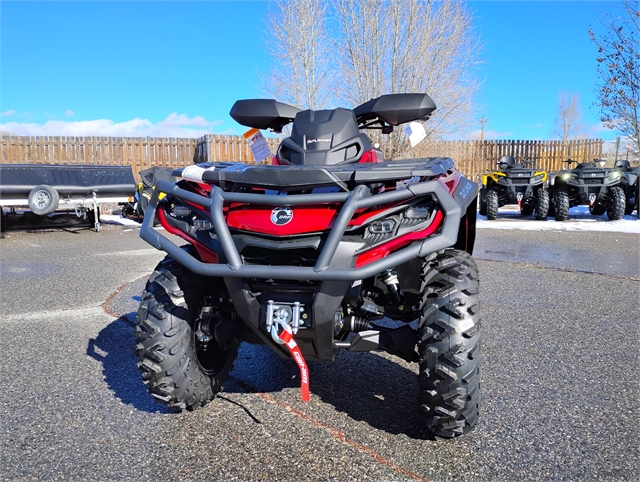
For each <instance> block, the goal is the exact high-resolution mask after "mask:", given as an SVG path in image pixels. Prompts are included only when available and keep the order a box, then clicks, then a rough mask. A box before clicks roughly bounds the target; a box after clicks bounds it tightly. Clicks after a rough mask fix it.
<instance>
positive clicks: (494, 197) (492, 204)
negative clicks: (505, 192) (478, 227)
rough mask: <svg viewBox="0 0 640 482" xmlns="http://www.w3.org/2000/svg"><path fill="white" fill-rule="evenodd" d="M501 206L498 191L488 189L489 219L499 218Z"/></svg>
mask: <svg viewBox="0 0 640 482" xmlns="http://www.w3.org/2000/svg"><path fill="white" fill-rule="evenodd" d="M499 207H500V202H499V200H498V193H497V192H496V191H494V190H493V189H489V190H487V219H490V220H494V219H497V217H498V208H499Z"/></svg>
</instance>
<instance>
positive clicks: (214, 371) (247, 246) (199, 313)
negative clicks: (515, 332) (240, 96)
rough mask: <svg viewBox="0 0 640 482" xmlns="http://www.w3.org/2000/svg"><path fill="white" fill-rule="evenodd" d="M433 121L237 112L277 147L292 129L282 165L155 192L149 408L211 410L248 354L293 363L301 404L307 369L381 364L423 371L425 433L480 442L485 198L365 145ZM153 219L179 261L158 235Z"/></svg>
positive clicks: (435, 163) (147, 328) (368, 114)
mask: <svg viewBox="0 0 640 482" xmlns="http://www.w3.org/2000/svg"><path fill="white" fill-rule="evenodd" d="M435 108H436V107H435V105H434V103H433V101H432V100H431V98H430V97H429V96H427V95H425V94H391V95H383V96H381V97H378V98H376V99H373V100H371V101H369V102H366V103H364V104H362V105H360V106H358V107H356V108H355V109H343V108H338V109H333V110H317V111H313V110H300V109H298V108H296V107H293V106H290V105H286V104H283V103H280V102H276V101H275V100H266V99H259V100H242V101H238V102H236V103H235V105H234V106H233V108H232V109H231V113H230V114H231V117H233V118H234V119H235V120H236V121H238V122H239V123H240V124H242V125H245V126H249V127H254V128H258V129H271V130H274V131H276V132H279V131H281V130H282V128H283V127H284V126H286V125H287V124H289V123H290V122H293V127H292V131H291V136H290V137H287V138H286V139H284V140H283V141H282V143H281V144H280V146H279V148H278V151H277V153H276V155H275V157H274V160H273V164H274V165H246V164H239V163H224V162H221V163H204V164H199V165H197V166H189V167H187V168H184V169H182V170H176V171H174V173H173V174H174V175H175V176H179V177H180V178H181V180H179V181H178V182H177V183H175V184H172V183H170V182H167V181H160V182H158V184H157V185H156V189H155V191H154V194H153V196H152V198H151V201H150V203H149V206H148V208H147V212H146V214H145V218H144V222H143V224H142V229H141V233H140V235H141V237H142V238H143V239H144V240H146V241H147V242H149V243H150V244H151V245H153V246H155V247H156V248H157V249H159V250H162V251H166V252H167V257H166V258H165V259H164V261H162V262H161V263H160V264H159V265H158V266H157V268H156V270H155V272H154V273H153V274H152V275H151V277H150V278H149V281H148V282H147V285H146V288H145V291H144V294H143V296H142V302H141V304H140V309H139V310H138V322H137V328H136V341H137V346H136V354H137V355H138V357H139V359H140V362H139V364H138V366H139V368H140V370H142V373H143V379H144V382H145V383H146V384H147V385H148V388H149V391H150V393H151V395H153V396H154V397H155V398H156V399H158V400H160V401H162V402H165V403H167V404H168V405H169V406H170V407H173V408H176V409H179V410H181V409H185V408H186V409H188V410H192V409H195V408H198V407H200V406H202V405H205V404H206V403H207V402H209V401H210V400H212V399H213V398H215V396H216V394H217V393H218V392H219V391H220V390H221V388H222V384H223V382H224V381H225V380H226V379H227V378H228V376H229V371H230V370H231V369H232V366H233V362H234V359H235V358H236V355H237V353H238V347H239V345H240V343H242V342H247V343H258V344H263V345H266V346H268V347H269V348H271V349H272V350H273V351H275V352H276V353H277V354H279V355H280V356H282V357H285V358H289V357H290V358H292V359H293V360H295V362H296V363H297V364H298V366H299V367H300V373H301V376H300V380H301V387H302V399H303V400H308V399H309V372H308V369H307V364H306V360H323V361H332V360H334V358H335V357H336V355H337V354H338V353H339V352H340V351H341V350H347V351H351V352H362V351H373V350H384V351H386V352H388V353H391V354H394V355H397V356H399V357H400V358H402V359H404V360H407V361H410V362H417V363H418V364H419V376H418V384H419V388H420V394H419V406H420V410H421V412H422V414H423V415H424V419H425V422H426V427H427V428H428V429H429V430H430V431H431V432H432V433H434V434H436V435H439V436H442V437H456V436H459V435H462V434H464V433H466V432H468V431H469V430H471V429H472V428H473V426H474V425H475V424H476V422H477V420H478V412H479V404H480V323H479V311H478V269H477V267H476V263H475V261H474V260H473V258H472V257H471V253H472V250H473V245H474V240H475V222H476V197H477V193H478V186H477V184H475V183H473V182H471V181H470V180H468V179H466V178H465V177H463V176H462V174H461V173H460V172H459V171H457V170H456V168H455V165H454V163H453V161H452V160H451V159H449V158H425V159H409V160H401V161H391V162H384V161H382V159H381V158H382V154H381V152H380V151H379V150H378V149H374V147H373V146H372V143H371V141H370V140H369V138H368V137H367V136H366V135H365V134H363V133H361V132H360V129H376V128H377V129H381V130H382V132H383V133H390V132H391V131H392V130H393V127H394V126H397V125H400V124H403V123H406V122H411V121H415V120H419V119H426V118H427V117H428V116H429V114H430V113H431V112H432V111H434V110H435ZM163 193H164V194H166V195H165V196H163V197H162V198H161V196H162V194H163ZM156 219H157V221H159V222H160V224H161V225H162V226H163V227H164V229H165V230H166V231H167V232H169V233H171V234H174V235H177V236H179V237H181V238H183V239H184V240H185V241H186V245H185V246H183V247H179V246H178V245H176V244H174V243H173V242H172V241H170V240H169V239H168V238H167V237H165V236H163V235H162V234H161V233H160V232H158V231H156V230H154V229H153V223H154V220H156ZM382 320H384V321H382ZM416 320H417V322H416V323H414V324H413V326H417V329H415V328H414V327H413V326H412V325H411V322H413V321H416Z"/></svg>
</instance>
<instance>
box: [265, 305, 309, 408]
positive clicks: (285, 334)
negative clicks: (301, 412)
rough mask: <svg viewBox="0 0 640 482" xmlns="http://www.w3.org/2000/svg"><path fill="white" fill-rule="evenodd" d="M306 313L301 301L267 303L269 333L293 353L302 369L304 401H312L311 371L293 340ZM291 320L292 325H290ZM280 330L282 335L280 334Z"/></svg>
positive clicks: (301, 379) (301, 384) (301, 386)
mask: <svg viewBox="0 0 640 482" xmlns="http://www.w3.org/2000/svg"><path fill="white" fill-rule="evenodd" d="M302 313H304V307H303V305H302V304H300V302H299V301H296V302H294V303H278V304H276V303H275V302H274V301H273V300H269V301H268V302H267V331H268V332H270V333H271V338H273V341H275V342H276V343H278V344H279V345H284V346H286V347H287V349H288V350H289V353H291V357H292V358H293V359H294V360H295V361H296V363H297V364H298V368H300V390H301V391H302V401H303V402H308V401H309V400H310V392H309V369H308V368H307V362H306V361H305V360H304V357H303V356H302V352H301V351H300V347H299V346H298V344H297V343H296V341H295V340H294V339H293V335H294V334H296V333H298V328H299V327H300V325H303V324H304V321H303V320H302V319H301V314H302ZM289 320H291V324H289ZM279 328H282V333H280V334H278V330H279Z"/></svg>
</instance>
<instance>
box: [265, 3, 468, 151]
mask: <svg viewBox="0 0 640 482" xmlns="http://www.w3.org/2000/svg"><path fill="white" fill-rule="evenodd" d="M309 3H312V4H313V5H314V9H315V10H313V11H314V12H316V14H315V16H312V13H311V11H310V10H309V9H308V8H306V7H305V6H304V5H308V4H309ZM272 7H273V9H272V11H271V14H270V17H269V18H268V23H269V25H270V30H271V28H275V26H276V25H278V26H281V27H282V28H284V30H286V32H287V33H286V35H287V36H288V37H289V36H290V37H291V38H294V39H299V38H301V37H304V36H309V35H316V37H315V42H316V45H317V44H318V43H322V45H323V46H326V47H327V48H328V49H329V50H330V53H328V54H325V55H323V56H321V57H319V56H318V55H317V54H316V56H315V57H313V58H311V59H310V62H311V63H310V64H308V65H307V66H303V65H302V64H301V55H300V54H299V53H298V52H299V48H300V45H301V44H302V42H301V41H299V40H298V41H293V42H291V41H286V40H285V39H282V40H279V41H278V43H277V44H272V45H271V46H270V53H271V55H272V56H273V58H275V59H277V60H278V63H277V64H279V65H275V66H274V70H273V72H272V77H271V78H273V75H275V76H281V74H282V73H283V72H294V71H295V70H296V69H298V70H299V71H301V72H302V71H305V70H306V69H310V70H311V71H312V72H315V73H316V75H314V76H307V77H305V76H303V74H302V73H300V72H296V74H295V75H287V76H285V75H282V76H281V77H280V80H281V82H282V87H283V89H281V91H286V90H287V89H288V90H290V91H291V92H298V91H299V90H301V89H302V88H303V87H304V88H305V89H308V90H316V91H318V92H323V93H325V94H326V97H323V98H322V100H323V102H316V103H315V104H312V103H311V102H308V101H307V99H303V102H300V103H298V105H300V106H301V107H305V108H307V107H313V106H314V105H330V104H332V106H336V105H345V106H349V105H350V106H356V105H358V104H361V103H363V102H366V101H368V100H369V99H372V98H374V97H377V96H379V95H382V94H392V93H402V92H425V93H427V94H429V95H430V96H431V97H432V98H433V99H434V101H435V103H436V105H437V106H438V109H437V110H436V112H435V113H434V115H433V116H432V118H431V119H430V120H429V122H427V123H426V124H425V128H426V130H427V135H428V137H429V138H432V139H434V138H443V137H447V136H449V135H451V134H453V133H455V132H457V131H461V130H466V129H468V128H469V127H470V125H471V124H472V123H473V122H474V112H473V110H474V104H473V97H474V95H475V93H476V92H477V89H478V81H477V78H476V75H475V67H476V66H477V65H478V64H479V52H480V44H479V40H478V36H477V35H476V34H475V31H474V29H473V27H472V17H471V14H470V13H469V12H468V11H467V10H466V8H465V6H464V3H463V1H462V0H441V1H438V2H433V1H423V0H287V1H282V2H277V3H273V4H272ZM292 11H295V12H297V15H299V17H297V20H296V21H295V22H293V23H291V20H288V19H289V18H290V15H291V12H292ZM317 12H322V14H321V15H319V16H318V15H317ZM303 16H307V17H312V18H311V19H305V20H303V19H302V18H301V17H303ZM309 22H312V23H314V26H315V27H316V30H314V31H313V32H305V31H304V28H303V25H308V24H309ZM285 23H286V24H287V25H286V26H283V24H285ZM272 26H273V27H272ZM284 30H283V31H284ZM274 48H275V49H274ZM314 62H315V63H314ZM325 62H326V63H325ZM294 64H297V66H296V65H294ZM282 65H285V69H282V67H281V66H282ZM318 74H319V75H318ZM308 79H311V82H312V84H313V87H311V86H308V84H306V82H307V81H308ZM265 93H267V94H275V93H276V89H274V88H270V89H267V90H266V91H265ZM372 137H373V138H374V141H380V139H382V138H384V140H385V141H386V142H381V144H382V145H383V147H384V149H385V153H386V154H387V155H391V156H394V157H395V156H398V155H406V154H407V151H408V150H409V149H410V148H409V146H408V142H404V139H403V138H404V136H403V134H402V129H401V128H400V129H397V130H396V132H394V133H393V134H392V135H391V136H388V137H387V136H382V135H377V136H376V135H375V134H374V135H373V136H372Z"/></svg>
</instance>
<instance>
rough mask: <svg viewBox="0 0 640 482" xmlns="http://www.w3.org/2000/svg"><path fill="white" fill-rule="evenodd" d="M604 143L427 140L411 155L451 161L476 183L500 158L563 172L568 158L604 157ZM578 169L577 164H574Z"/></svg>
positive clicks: (576, 141) (579, 141)
mask: <svg viewBox="0 0 640 482" xmlns="http://www.w3.org/2000/svg"><path fill="white" fill-rule="evenodd" d="M603 144H604V141H603V140H602V139H576V140H570V141H565V142H563V141H499V140H498V141H429V140H424V141H422V142H421V143H420V144H418V145H417V146H416V147H415V148H414V149H413V151H412V152H411V156H412V157H414V156H415V157H430V156H440V157H450V158H452V159H453V160H454V161H455V163H456V166H457V167H458V169H460V171H462V172H463V173H464V174H465V175H466V176H467V177H469V178H470V179H472V180H476V179H477V178H478V177H479V176H481V175H482V174H483V173H485V172H487V171H490V170H493V169H496V162H497V161H498V159H500V157H501V156H514V157H515V158H516V160H517V161H518V162H521V161H523V160H532V161H534V162H533V164H531V166H533V167H536V168H538V169H543V170H545V171H548V172H555V171H559V170H561V169H564V168H565V167H566V166H567V164H566V163H564V161H566V160H567V159H568V158H569V157H570V158H571V159H573V160H574V161H578V162H589V161H593V160H594V159H600V158H601V157H602V146H603ZM574 166H575V164H574Z"/></svg>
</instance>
